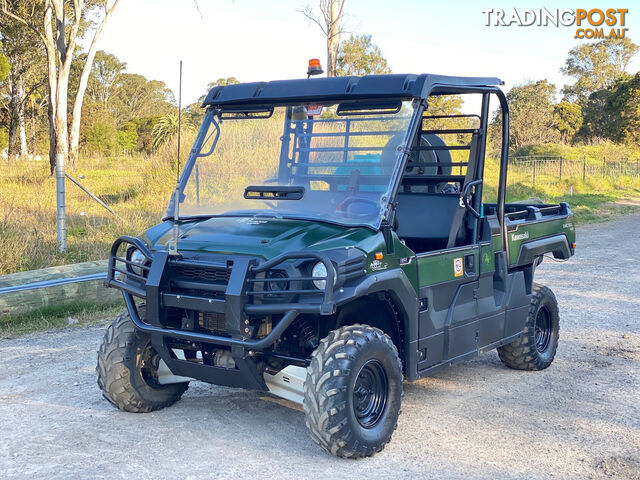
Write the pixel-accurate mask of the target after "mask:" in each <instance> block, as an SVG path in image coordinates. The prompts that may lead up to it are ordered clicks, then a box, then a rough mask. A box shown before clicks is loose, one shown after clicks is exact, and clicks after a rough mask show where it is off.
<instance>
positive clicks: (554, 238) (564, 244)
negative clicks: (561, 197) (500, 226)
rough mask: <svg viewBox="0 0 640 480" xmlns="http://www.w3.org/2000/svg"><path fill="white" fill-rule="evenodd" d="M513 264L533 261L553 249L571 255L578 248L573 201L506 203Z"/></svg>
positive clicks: (556, 255)
mask: <svg viewBox="0 0 640 480" xmlns="http://www.w3.org/2000/svg"><path fill="white" fill-rule="evenodd" d="M505 212H506V213H505V226H506V229H507V248H508V255H509V267H516V266H524V265H528V264H531V263H533V261H534V259H535V258H536V257H538V256H541V255H544V254H547V253H550V254H553V256H554V258H558V259H567V258H569V257H571V256H572V255H573V253H574V250H575V241H576V231H575V224H574V221H573V213H571V210H570V209H569V205H568V204H567V203H565V202H562V203H561V204H559V205H527V204H507V205H505Z"/></svg>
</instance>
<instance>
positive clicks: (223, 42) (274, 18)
mask: <svg viewBox="0 0 640 480" xmlns="http://www.w3.org/2000/svg"><path fill="white" fill-rule="evenodd" d="M628 3H629V2H627V3H626V4H625V5H623V6H624V7H627V8H628V7H629V5H628ZM197 5H198V7H199V9H198V8H197V7H196V3H195V1H193V0H177V1H176V0H123V1H121V2H120V4H119V5H118V7H117V9H116V11H115V12H114V15H113V17H112V18H111V19H110V21H109V23H108V24H107V26H106V28H105V31H104V33H103V36H102V38H101V40H100V43H99V48H100V49H102V50H105V51H107V52H109V53H112V54H115V55H116V56H117V57H118V58H119V59H120V60H121V61H124V62H126V64H127V71H129V72H131V73H139V74H142V75H144V76H145V77H147V78H148V79H150V80H151V79H153V80H162V81H164V82H165V83H166V84H167V86H168V87H169V88H171V89H172V90H173V91H174V92H177V90H178V62H179V60H182V61H183V90H182V95H183V105H187V104H189V103H192V102H195V101H196V100H197V99H198V97H200V96H201V95H203V94H204V93H205V91H206V86H207V84H208V83H209V82H212V81H214V80H216V79H218V78H220V77H230V76H234V77H236V78H238V79H239V80H241V81H247V82H250V81H268V80H276V79H289V78H302V77H304V76H306V75H305V74H306V67H307V61H308V59H309V58H320V60H321V62H322V64H323V65H324V64H325V63H326V46H325V38H324V36H323V34H322V32H321V31H320V29H319V28H318V26H317V25H315V24H312V23H311V22H310V21H308V20H307V19H306V18H305V17H304V16H303V15H302V14H301V13H300V12H299V11H300V10H302V9H303V8H304V7H305V6H306V5H310V6H312V7H316V6H317V0H308V1H306V0H197ZM514 7H515V8H517V9H519V10H520V11H521V9H523V8H531V9H536V8H542V7H544V8H547V9H553V8H561V9H562V8H572V9H573V8H585V9H591V8H601V9H607V8H617V7H620V5H617V4H611V3H609V4H607V3H603V2H599V3H591V4H589V5H586V4H577V5H576V4H575V3H559V2H555V3H554V2H546V3H541V2H540V3H537V4H536V3H530V2H528V3H521V2H511V3H508V2H502V1H495V2H490V1H484V2H478V1H465V2H453V1H450V2H443V1H437V2H435V1H427V0H394V1H389V0H386V1H385V0H346V6H345V10H346V12H347V17H346V23H347V30H348V31H349V32H352V33H354V34H366V35H372V41H373V43H375V44H377V45H378V46H379V47H380V49H381V50H382V53H383V55H384V56H385V57H386V59H387V60H388V62H389V66H390V67H391V69H392V70H393V72H394V73H437V74H444V75H467V76H490V77H496V76H497V77H499V78H500V79H502V80H503V81H504V82H505V85H504V87H503V88H504V89H505V90H509V89H510V88H511V87H512V86H514V85H517V84H520V83H523V82H525V81H528V80H539V79H545V78H546V79H547V80H549V81H550V82H552V83H554V84H556V86H557V87H558V89H560V88H562V86H563V85H565V84H567V83H571V82H572V80H571V79H569V78H566V77H563V75H562V74H561V73H560V68H561V67H562V65H563V64H564V60H565V59H566V57H567V53H568V52H569V50H570V49H571V48H573V47H574V46H576V45H579V44H580V43H585V42H589V40H577V39H574V32H575V29H576V27H575V26H573V27H564V26H560V27H555V26H547V27H543V26H529V27H524V26H515V25H512V26H509V27H487V26H485V15H484V14H483V13H482V10H483V9H485V8H494V9H498V8H499V9H503V10H505V11H506V12H507V15H508V14H510V12H511V10H512V9H513V8H514ZM635 13H636V12H635V11H634V10H633V9H631V8H630V12H629V13H627V15H626V25H625V26H626V27H627V28H629V30H628V31H627V36H629V38H631V39H632V40H634V41H635V42H636V43H637V42H639V41H640V13H637V14H636V15H637V16H636V15H634V14H635ZM609 28H610V27H609ZM591 41H593V40H591ZM628 70H629V71H630V72H636V71H638V70H640V55H637V56H636V58H635V59H634V60H633V61H632V63H631V65H630V66H629V68H628ZM176 98H177V95H176Z"/></svg>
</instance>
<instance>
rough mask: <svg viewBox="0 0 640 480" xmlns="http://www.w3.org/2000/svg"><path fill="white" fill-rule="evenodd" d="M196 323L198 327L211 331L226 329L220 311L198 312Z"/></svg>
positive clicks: (221, 331) (217, 331) (220, 331)
mask: <svg viewBox="0 0 640 480" xmlns="http://www.w3.org/2000/svg"><path fill="white" fill-rule="evenodd" d="M198 324H199V325H200V328H204V329H205V330H209V331H210V332H213V333H224V332H225V331H226V323H225V320H224V315H223V314H222V313H214V312H198Z"/></svg>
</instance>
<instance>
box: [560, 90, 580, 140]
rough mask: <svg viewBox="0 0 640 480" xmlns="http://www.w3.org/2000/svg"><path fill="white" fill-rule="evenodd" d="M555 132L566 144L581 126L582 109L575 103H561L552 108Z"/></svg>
mask: <svg viewBox="0 0 640 480" xmlns="http://www.w3.org/2000/svg"><path fill="white" fill-rule="evenodd" d="M553 115H554V118H555V127H556V130H558V132H559V133H560V139H561V140H562V141H563V142H564V143H568V142H570V141H571V139H572V138H573V137H574V135H575V134H576V133H577V132H578V130H580V127H581V126H582V108H581V107H580V105H578V104H577V103H571V102H567V101H566V100H565V101H562V102H560V103H558V104H557V105H556V106H555V107H554V108H553Z"/></svg>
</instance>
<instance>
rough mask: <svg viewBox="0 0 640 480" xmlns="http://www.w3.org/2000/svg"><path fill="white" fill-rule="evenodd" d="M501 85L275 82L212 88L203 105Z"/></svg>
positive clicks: (383, 78) (402, 80) (441, 80)
mask: <svg viewBox="0 0 640 480" xmlns="http://www.w3.org/2000/svg"><path fill="white" fill-rule="evenodd" d="M502 84H503V82H502V81H501V80H500V79H498V78H492V77H451V76H446V75H431V74H424V73H423V74H421V75H412V74H394V75H366V76H364V77H331V78H309V79H297V80H274V81H271V82H253V83H239V84H236V85H225V86H217V87H213V88H212V89H211V90H210V91H209V93H208V94H207V97H206V98H205V100H204V102H203V103H202V106H203V107H207V106H218V107H222V108H223V109H224V108H225V107H235V106H237V107H240V106H245V105H274V104H287V103H297V102H310V103H313V102H318V103H322V102H331V101H335V102H340V101H349V100H358V99H365V98H366V99H372V98H381V99H383V98H426V97H427V96H428V95H429V93H430V92H431V91H432V90H433V89H434V88H437V87H461V88H464V87H489V86H496V85H502Z"/></svg>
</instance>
